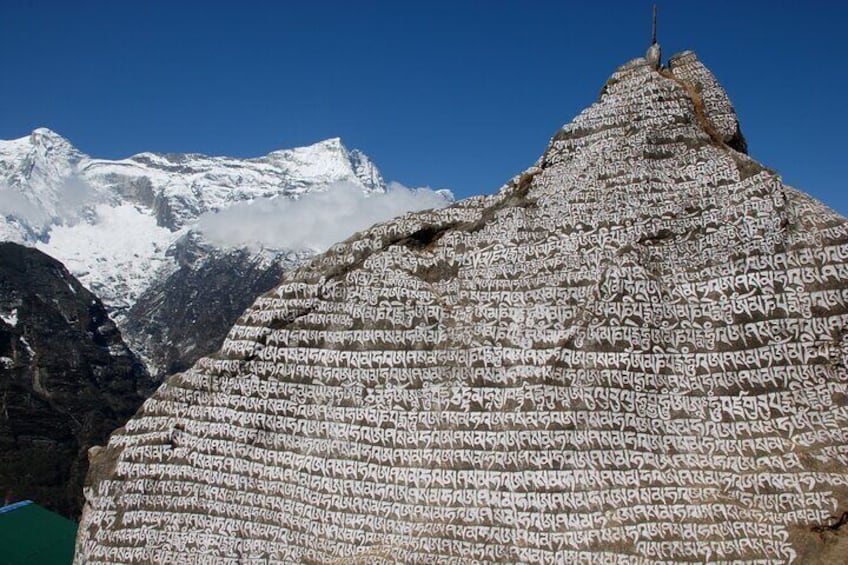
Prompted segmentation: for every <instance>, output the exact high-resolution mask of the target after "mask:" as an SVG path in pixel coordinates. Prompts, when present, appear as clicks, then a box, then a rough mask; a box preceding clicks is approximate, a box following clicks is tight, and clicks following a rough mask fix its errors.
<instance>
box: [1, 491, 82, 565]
mask: <svg viewBox="0 0 848 565" xmlns="http://www.w3.org/2000/svg"><path fill="white" fill-rule="evenodd" d="M76 535H77V525H76V524H75V523H74V522H72V521H71V520H68V519H67V518H64V517H62V516H59V515H58V514H55V513H53V512H50V511H49V510H46V509H44V508H42V507H41V506H39V505H37V504H34V503H32V502H29V501H25V502H18V503H16V504H11V505H9V506H4V507H2V508H0V565H54V564H55V565H68V564H69V563H70V562H71V561H72V560H73V558H74V540H75V538H76Z"/></svg>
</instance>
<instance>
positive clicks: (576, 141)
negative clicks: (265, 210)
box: [77, 54, 848, 563]
mask: <svg viewBox="0 0 848 565" xmlns="http://www.w3.org/2000/svg"><path fill="white" fill-rule="evenodd" d="M680 61H682V62H681V63H680V64H681V65H682V66H681V67H679V68H681V69H683V71H681V72H680V76H675V75H674V70H675V69H674V66H673V65H672V68H671V71H670V72H669V71H663V72H664V73H665V74H661V73H660V72H657V71H655V70H654V69H652V68H650V67H648V66H647V65H644V64H643V63H642V62H640V61H636V62H634V63H631V64H629V65H626V66H625V67H622V69H620V70H619V71H617V72H616V74H615V75H613V77H612V78H611V79H610V81H609V83H608V84H607V86H606V87H605V91H604V94H603V95H602V97H601V99H600V101H599V102H598V103H596V104H595V105H593V106H592V107H591V108H589V109H587V110H586V111H585V112H583V113H582V114H580V115H579V116H578V117H577V118H576V119H575V120H574V122H572V123H571V124H569V125H568V126H566V127H565V128H564V129H563V130H562V131H561V132H560V133H559V134H558V135H557V136H556V137H555V138H554V141H553V142H552V144H551V146H550V147H549V149H548V150H547V152H546V153H545V154H544V155H543V157H542V158H541V159H540V161H539V162H538V163H537V165H536V166H534V167H533V168H531V169H530V170H528V171H527V172H526V173H525V174H524V175H522V176H520V177H518V178H516V179H515V180H514V181H513V182H512V183H510V184H509V185H507V186H506V187H504V189H502V190H501V192H500V193H499V194H497V195H495V196H492V197H479V198H474V199H470V200H467V201H464V202H461V203H459V204H457V205H456V206H453V207H451V208H449V209H446V210H442V211H439V212H433V213H423V214H416V215H409V216H406V217H404V218H401V219H399V220H396V221H393V222H390V223H387V224H382V225H380V226H376V227H374V228H372V229H371V230H369V231H367V232H365V233H363V234H360V235H358V236H356V237H354V238H352V239H351V240H349V241H347V242H345V243H342V244H339V245H337V246H335V247H334V248H333V249H331V250H330V251H329V252H328V253H327V254H326V255H324V256H322V257H320V258H319V259H318V260H316V261H315V262H313V263H311V264H310V265H308V266H306V267H304V268H302V269H300V270H298V271H296V272H294V273H291V274H290V275H288V276H287V277H286V278H285V280H284V281H283V282H282V284H280V286H279V287H277V288H276V290H274V291H273V292H272V293H269V294H268V295H266V296H263V297H261V298H259V299H258V300H257V301H256V303H255V304H254V305H253V307H251V308H250V309H249V310H248V311H247V312H246V313H245V314H244V315H243V316H242V318H241V319H240V321H239V323H238V324H237V325H236V326H235V327H234V328H233V329H232V331H231V332H230V334H229V337H228V339H227V341H226V342H225V344H224V346H223V349H222V351H221V352H220V354H219V355H217V356H214V357H212V358H206V359H202V360H201V361H200V362H199V363H198V364H197V365H196V366H195V367H194V368H193V369H192V370H190V371H188V372H186V373H184V374H181V375H177V376H175V377H173V378H172V379H170V381H169V382H168V383H167V384H166V385H164V386H163V387H162V388H160V390H159V391H158V392H157V393H156V394H155V395H154V396H153V397H152V398H151V399H150V400H148V401H147V402H146V403H145V405H144V407H143V409H142V410H141V412H140V413H139V414H138V415H137V416H136V417H135V418H134V419H133V420H131V421H130V422H129V423H128V424H127V426H126V428H124V429H123V430H121V431H119V432H118V433H116V434H115V435H114V436H113V437H112V439H111V440H110V443H109V446H108V448H107V449H106V450H105V451H104V452H102V453H101V455H99V456H97V457H95V461H94V465H93V467H94V471H93V473H92V476H91V485H90V487H89V488H88V490H87V497H88V506H87V508H86V512H85V515H84V518H83V522H82V524H81V527H80V537H79V542H78V552H77V561H78V562H85V563H106V562H108V563H112V562H157V563H166V562H197V563H246V562H250V563H254V562H255V563H261V562H266V561H268V562H291V563H301V562H305V563H318V562H320V563H324V562H356V561H360V562H363V563H389V562H398V561H400V562H407V563H474V562H513V563H515V562H520V563H543V562H544V563H668V562H684V561H685V562H699V563H700V562H714V563H727V562H744V563H782V562H787V561H791V560H793V559H794V558H796V557H798V556H801V557H803V555H801V554H799V552H803V551H806V549H801V548H802V547H804V548H807V547H808V545H804V543H802V542H804V540H806V539H807V538H806V537H805V536H808V535H816V534H814V533H811V532H810V529H811V528H815V527H816V525H818V527H819V528H820V529H819V530H817V531H819V532H824V531H825V530H824V528H825V526H826V525H827V524H829V523H831V522H832V519H830V518H829V517H830V516H838V515H839V514H840V513H841V512H842V511H844V510H846V509H848V506H847V505H846V493H848V471H846V468H847V467H846V465H848V403H846V394H848V372H846V369H845V361H846V350H845V348H846V341H845V339H844V333H845V331H846V330H845V328H846V322H848V316H847V315H846V304H848V276H846V275H848V261H846V259H848V229H846V224H845V221H844V220H843V219H842V218H840V217H838V216H836V215H835V214H833V213H832V212H830V211H829V210H827V209H825V208H824V207H823V206H821V205H820V204H818V203H816V202H815V201H813V200H811V199H809V198H808V197H806V196H803V195H802V194H800V193H798V192H796V191H794V190H792V189H789V188H787V187H784V186H783V185H782V184H781V183H780V181H779V179H778V178H777V177H776V176H775V175H774V174H773V173H771V172H770V171H767V170H765V169H763V168H762V167H760V166H758V165H757V164H756V163H755V162H753V161H751V160H750V159H749V158H748V157H747V156H746V155H744V154H742V153H737V152H736V151H734V150H733V149H731V148H729V147H727V146H726V145H724V144H723V142H720V140H717V139H715V135H713V136H712V137H711V135H710V133H709V132H707V131H705V130H704V125H703V120H704V119H710V117H711V115H712V116H713V117H715V119H716V122H717V123H716V124H714V127H715V129H716V130H718V131H719V133H721V134H722V135H724V136H725V138H727V139H730V137H731V134H733V133H734V132H738V125H736V123H735V114H734V113H733V109H732V106H730V104H729V101H727V100H726V95H725V94H724V92H723V91H722V90H721V88H720V87H719V86H718V84H717V83H716V82H715V80H714V79H713V78H712V75H711V74H710V73H709V71H707V70H706V69H705V68H703V66H701V65H700V63H699V62H698V61H697V59H695V58H694V55H691V54H690V55H687V56H686V57H685V58H682V59H681V60H680ZM691 77H695V78H696V79H697V81H698V84H697V88H698V90H699V91H700V92H701V96H702V98H703V101H705V104H704V106H705V108H698V107H696V104H694V103H693V100H692V99H691V97H690V96H691V92H690V90H691V89H690V88H686V83H685V80H688V79H689V78H691ZM711 108H712V109H714V110H711ZM711 111H712V112H713V114H710V113H709V112H711ZM705 112H706V114H705ZM821 535H823V534H821Z"/></svg>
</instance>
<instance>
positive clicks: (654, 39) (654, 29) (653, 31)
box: [651, 2, 657, 45]
mask: <svg viewBox="0 0 848 565" xmlns="http://www.w3.org/2000/svg"><path fill="white" fill-rule="evenodd" d="M656 44H657V3H656V2H654V19H653V22H652V25H651V45H656Z"/></svg>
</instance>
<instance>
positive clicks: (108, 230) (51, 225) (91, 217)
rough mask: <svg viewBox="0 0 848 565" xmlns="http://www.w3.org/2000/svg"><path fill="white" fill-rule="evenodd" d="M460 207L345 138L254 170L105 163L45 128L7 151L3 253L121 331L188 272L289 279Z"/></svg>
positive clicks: (141, 159)
mask: <svg viewBox="0 0 848 565" xmlns="http://www.w3.org/2000/svg"><path fill="white" fill-rule="evenodd" d="M452 200H453V196H452V194H450V192H449V191H432V190H430V189H408V188H406V187H404V186H402V185H400V184H397V183H389V184H387V183H386V182H385V181H384V180H383V177H382V175H381V174H380V171H379V169H377V167H376V166H375V165H374V164H373V163H372V162H371V160H370V159H369V158H368V156H367V155H365V154H364V153H362V152H361V151H358V150H348V149H347V148H346V147H345V146H344V144H343V143H342V140H341V139H339V138H337V137H336V138H331V139H327V140H324V141H320V142H318V143H315V144H313V145H309V146H306V147H296V148H292V149H280V150H277V151H272V152H270V153H268V154H267V155H264V156H260V157H253V158H246V159H239V158H234V157H223V156H207V155H202V154H197V153H153V152H145V153H139V154H137V155H134V156H131V157H127V158H125V159H118V160H108V159H98V158H92V157H90V156H88V155H86V154H84V153H82V152H81V151H79V150H78V149H76V148H75V147H74V146H73V145H72V144H71V143H70V142H69V141H68V140H67V139H65V138H64V137H62V136H61V135H59V134H57V133H56V132H53V131H51V130H49V129H47V128H39V129H36V130H35V131H33V132H32V133H31V134H30V135H29V136H27V137H22V138H19V139H13V140H8V141H3V140H0V241H4V240H5V241H13V242H16V243H22V244H25V245H30V246H34V247H37V248H38V249H40V250H41V251H43V252H45V253H47V254H48V255H51V256H53V257H54V258H56V259H58V260H59V261H61V262H62V263H64V264H65V265H66V266H67V267H68V269H69V270H70V271H71V272H72V273H73V274H74V275H75V276H76V277H77V278H79V279H80V281H81V282H82V283H83V284H84V285H85V286H86V287H88V288H89V289H91V290H92V291H94V292H95V293H96V294H97V295H98V296H99V297H100V298H101V299H102V300H103V302H104V303H105V304H106V305H107V307H108V308H109V310H110V312H111V314H112V316H113V317H114V318H115V320H116V322H118V324H119V326H121V327H122V329H124V327H125V326H124V322H126V318H125V317H126V316H127V315H129V314H128V313H129V312H130V310H131V309H132V307H133V306H134V305H135V304H136V303H137V302H138V301H139V299H140V297H142V296H143V295H144V293H145V292H147V291H148V290H150V289H152V288H153V286H154V285H155V284H156V283H157V281H164V280H166V279H168V278H169V277H170V276H171V275H174V274H175V273H177V271H178V270H179V269H180V268H184V267H186V266H188V265H190V266H191V269H192V270H195V267H196V270H197V272H198V273H200V272H201V271H202V270H203V268H204V267H203V265H205V264H206V262H208V261H214V260H221V257H222V256H224V255H226V254H227V253H231V252H233V250H239V249H245V250H246V253H248V254H249V255H252V256H256V257H257V260H261V261H264V262H266V263H267V262H273V263H275V264H278V263H279V265H280V266H281V267H283V268H290V267H292V266H293V262H292V261H291V260H289V259H287V257H298V258H300V259H298V260H299V261H300V260H303V258H305V257H308V256H310V255H311V254H313V253H314V252H316V251H320V250H323V249H325V248H327V247H329V246H330V245H331V244H332V243H334V242H335V241H337V240H342V239H345V238H347V237H348V236H350V235H351V234H353V233H354V232H355V231H359V230H361V229H364V228H366V227H368V226H369V225H371V224H372V223H375V222H379V221H383V220H388V219H390V218H392V217H394V216H397V215H401V214H403V213H405V212H408V211H413V210H420V209H423V208H435V207H441V206H444V205H446V204H448V203H450V202H452ZM189 241H190V242H191V244H190V245H188V244H186V242H189ZM180 242H183V243H184V244H183V245H180ZM186 249H192V250H194V251H192V253H194V254H195V255H197V254H200V255H199V256H192V257H186V256H185V250H186ZM240 260H243V261H245V264H254V263H256V261H254V260H252V259H249V258H244V259H240ZM225 262H226V261H225ZM180 276H182V277H185V275H184V274H183V275H180ZM197 276H202V275H200V274H198V275H197ZM227 276H229V275H227ZM232 276H233V277H236V276H239V275H238V273H233V274H232ZM160 286H161V285H160ZM229 325H230V324H229V323H228V324H227V326H229ZM128 337H129V339H130V341H132V339H133V336H131V335H130V336H128Z"/></svg>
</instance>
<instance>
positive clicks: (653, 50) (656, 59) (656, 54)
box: [645, 2, 662, 69]
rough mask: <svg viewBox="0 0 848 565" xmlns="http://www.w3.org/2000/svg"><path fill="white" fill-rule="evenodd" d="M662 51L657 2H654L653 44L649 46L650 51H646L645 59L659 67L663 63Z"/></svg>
mask: <svg viewBox="0 0 848 565" xmlns="http://www.w3.org/2000/svg"><path fill="white" fill-rule="evenodd" d="M661 59H662V52H661V51H660V46H659V44H658V43H657V3H656V2H654V19H653V24H652V25H651V46H650V47H648V52H647V53H645V60H646V61H647V62H648V64H649V65H650V66H652V67H653V68H655V69H659V68H660V67H661V66H662V65H661V62H662V61H661Z"/></svg>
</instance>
